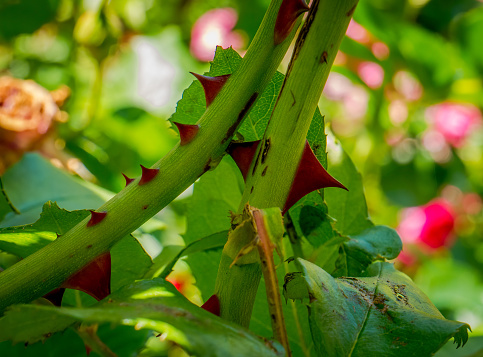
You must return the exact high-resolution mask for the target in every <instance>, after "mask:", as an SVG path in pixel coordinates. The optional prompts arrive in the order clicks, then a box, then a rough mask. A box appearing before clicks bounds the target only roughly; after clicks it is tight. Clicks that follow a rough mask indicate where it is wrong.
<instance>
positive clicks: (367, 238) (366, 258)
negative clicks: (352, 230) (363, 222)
mask: <svg viewBox="0 0 483 357" xmlns="http://www.w3.org/2000/svg"><path fill="white" fill-rule="evenodd" d="M348 238H349V240H348V241H346V242H344V244H343V245H342V249H341V250H342V252H341V254H340V256H339V259H338V261H337V263H336V264H337V267H338V268H339V269H338V270H337V271H336V272H334V273H332V275H333V276H361V275H362V274H363V273H364V272H365V270H366V269H367V267H368V266H369V265H371V264H372V263H373V262H374V261H376V260H382V261H384V260H386V259H388V260H390V259H395V258H396V257H397V256H398V255H399V253H400V252H401V250H402V241H401V238H399V235H398V234H397V232H396V231H395V230H394V229H392V228H389V227H386V226H374V227H371V228H368V229H366V230H365V231H363V232H361V233H360V234H358V235H354V236H349V237H348ZM341 268H342V269H341Z"/></svg>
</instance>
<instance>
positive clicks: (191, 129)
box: [173, 122, 200, 146]
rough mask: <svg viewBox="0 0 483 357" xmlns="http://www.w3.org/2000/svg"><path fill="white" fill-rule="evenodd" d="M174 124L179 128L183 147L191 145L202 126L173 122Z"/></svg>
mask: <svg viewBox="0 0 483 357" xmlns="http://www.w3.org/2000/svg"><path fill="white" fill-rule="evenodd" d="M173 124H174V125H176V127H177V128H178V131H179V137H180V139H181V142H180V145H181V146H183V145H186V144H188V143H190V142H191V141H192V140H193V139H194V138H195V136H196V134H198V131H199V130H200V126H199V125H198V124H181V123H176V122H173Z"/></svg>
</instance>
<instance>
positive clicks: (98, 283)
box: [61, 252, 111, 300]
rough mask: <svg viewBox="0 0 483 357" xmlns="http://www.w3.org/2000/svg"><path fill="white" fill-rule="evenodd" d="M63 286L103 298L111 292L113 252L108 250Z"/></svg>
mask: <svg viewBox="0 0 483 357" xmlns="http://www.w3.org/2000/svg"><path fill="white" fill-rule="evenodd" d="M61 287H62V288H68V289H76V290H80V291H83V292H85V293H87V294H89V295H90V296H92V297H93V298H95V299H96V300H102V299H104V298H105V297H106V296H108V295H109V294H110V293H111V253H109V252H107V253H104V254H102V255H100V256H98V257H97V258H96V259H94V260H93V261H92V262H90V263H89V264H87V265H86V266H85V267H84V268H82V269H81V270H79V271H78V272H77V273H74V274H73V275H71V276H70V278H68V279H67V280H66V281H65V282H64V283H63V284H62V285H61Z"/></svg>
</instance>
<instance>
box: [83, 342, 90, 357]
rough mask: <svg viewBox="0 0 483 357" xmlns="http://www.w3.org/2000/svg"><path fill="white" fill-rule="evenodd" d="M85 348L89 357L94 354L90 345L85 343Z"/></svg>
mask: <svg viewBox="0 0 483 357" xmlns="http://www.w3.org/2000/svg"><path fill="white" fill-rule="evenodd" d="M84 347H85V348H86V355H87V356H89V355H90V354H91V352H92V348H90V347H89V345H86V344H85V343H84Z"/></svg>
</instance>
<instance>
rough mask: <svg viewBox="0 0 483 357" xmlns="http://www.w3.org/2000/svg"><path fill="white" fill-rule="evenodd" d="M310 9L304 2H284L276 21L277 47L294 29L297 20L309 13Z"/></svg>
mask: <svg viewBox="0 0 483 357" xmlns="http://www.w3.org/2000/svg"><path fill="white" fill-rule="evenodd" d="M308 10H309V7H308V6H307V4H306V3H305V1H304V0H283V2H282V5H280V9H279V10H278V14H277V19H276V21H275V31H274V35H273V37H274V38H273V40H274V44H275V46H276V45H278V44H280V43H282V42H283V40H285V39H286V38H287V36H288V35H289V34H290V32H291V31H292V29H293V26H294V24H295V21H296V20H297V18H298V17H299V16H300V15H301V14H303V13H304V12H306V11H308Z"/></svg>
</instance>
